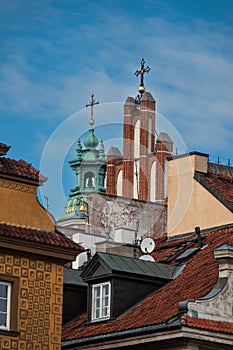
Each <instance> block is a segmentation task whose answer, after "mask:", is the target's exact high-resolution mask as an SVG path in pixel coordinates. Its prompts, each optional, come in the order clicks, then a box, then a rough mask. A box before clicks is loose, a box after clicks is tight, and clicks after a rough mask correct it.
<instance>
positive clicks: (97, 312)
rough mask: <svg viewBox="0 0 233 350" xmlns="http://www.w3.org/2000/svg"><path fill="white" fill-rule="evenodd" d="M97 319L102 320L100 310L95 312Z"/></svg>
mask: <svg viewBox="0 0 233 350" xmlns="http://www.w3.org/2000/svg"><path fill="white" fill-rule="evenodd" d="M95 318H100V309H97V310H95Z"/></svg>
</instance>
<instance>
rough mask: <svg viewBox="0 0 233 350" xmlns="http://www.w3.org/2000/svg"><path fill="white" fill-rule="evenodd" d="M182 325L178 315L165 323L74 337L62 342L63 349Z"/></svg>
mask: <svg viewBox="0 0 233 350" xmlns="http://www.w3.org/2000/svg"><path fill="white" fill-rule="evenodd" d="M178 327H180V319H178V318H177V317H174V318H173V319H171V320H169V321H167V322H165V323H160V324H158V325H153V326H145V327H140V328H134V329H129V330H126V331H120V332H115V333H109V334H101V335H96V336H93V337H88V338H80V339H73V340H68V341H64V342H62V349H65V348H67V349H68V348H69V347H70V346H72V345H80V344H83V343H90V342H94V341H98V340H101V341H104V340H110V339H114V338H120V337H126V336H131V335H134V334H135V333H137V335H138V333H140V334H143V333H147V332H153V331H161V330H162V331H165V330H169V329H173V328H178Z"/></svg>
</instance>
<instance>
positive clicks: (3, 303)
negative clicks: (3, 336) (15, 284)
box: [0, 281, 11, 330]
mask: <svg viewBox="0 0 233 350" xmlns="http://www.w3.org/2000/svg"><path fill="white" fill-rule="evenodd" d="M10 296H11V283H8V282H4V281H0V329H6V330H9V329H10Z"/></svg>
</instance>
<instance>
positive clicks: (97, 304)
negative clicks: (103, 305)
mask: <svg viewBox="0 0 233 350" xmlns="http://www.w3.org/2000/svg"><path fill="white" fill-rule="evenodd" d="M95 307H100V298H98V299H96V300H95Z"/></svg>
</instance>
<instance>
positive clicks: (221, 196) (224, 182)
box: [194, 163, 233, 211]
mask: <svg viewBox="0 0 233 350" xmlns="http://www.w3.org/2000/svg"><path fill="white" fill-rule="evenodd" d="M194 178H195V179H196V180H197V181H198V182H199V183H200V184H201V185H203V186H204V187H205V188H206V189H207V190H208V191H209V192H211V193H212V194H213V195H214V196H215V197H216V198H217V199H218V200H219V201H220V202H222V203H223V204H224V205H225V206H226V207H227V208H228V209H230V210H231V211H233V167H231V166H226V165H221V164H214V163H208V172H207V174H204V173H200V172H196V173H195V175H194Z"/></svg>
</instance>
